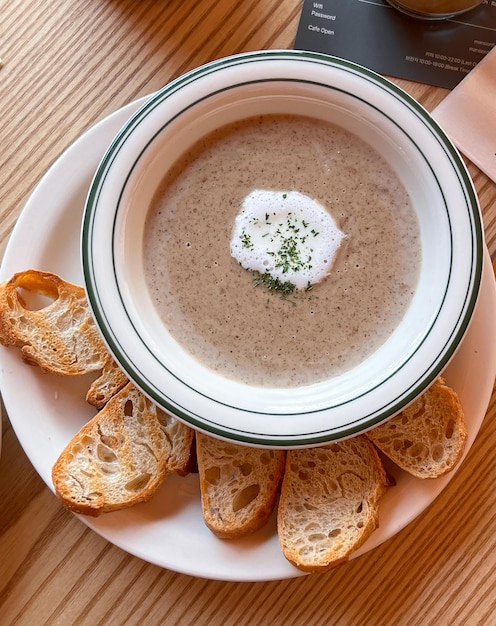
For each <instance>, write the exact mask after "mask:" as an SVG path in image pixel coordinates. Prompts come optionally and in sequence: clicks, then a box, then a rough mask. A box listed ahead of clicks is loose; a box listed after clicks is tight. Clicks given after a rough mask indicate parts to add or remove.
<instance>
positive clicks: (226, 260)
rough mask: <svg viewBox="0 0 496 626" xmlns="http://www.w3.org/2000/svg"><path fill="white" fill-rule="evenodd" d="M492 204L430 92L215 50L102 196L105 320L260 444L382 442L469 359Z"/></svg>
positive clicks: (99, 315) (173, 96) (360, 71)
mask: <svg viewBox="0 0 496 626" xmlns="http://www.w3.org/2000/svg"><path fill="white" fill-rule="evenodd" d="M482 250H483V239H482V227H481V217H480V211H479V206H478V202H477V197H476V195H475V192H474V188H473V185H472V182H471V179H470V177H469V175H468V173H467V171H466V168H465V166H464V164H463V161H462V160H461V158H460V156H459V154H458V152H457V151H456V149H455V148H454V146H453V145H452V143H451V142H450V141H449V139H448V138H447V137H446V135H445V134H444V132H443V131H442V130H441V129H440V128H439V126H438V125H437V124H436V123H435V122H434V121H433V119H432V118H431V117H430V115H429V114H428V113H427V112H426V111H425V110H424V109H423V108H422V107H421V106H420V104H419V103H418V102H416V101H415V100H414V99H412V98H411V97H410V96H408V95H407V94H406V93H405V92H403V91H402V90H401V89H400V88H399V87H397V86H396V85H394V84H393V83H391V82H390V81H388V80H386V79H385V78H383V77H381V76H379V75H377V74H375V73H373V72H371V71H369V70H367V69H365V68H363V67H361V66H358V65H356V64H353V63H351V62H348V61H345V60H342V59H338V58H334V57H330V56H327V55H321V54H314V53H306V52H301V51H277V50H269V51H261V52H252V53H246V54H241V55H236V56H233V57H228V58H224V59H220V60H216V61H213V62H211V63H209V64H207V65H204V66H202V67H199V68H197V69H195V70H193V71H191V72H189V73H187V74H185V75H184V76H181V77H179V78H178V79H176V80H174V81H172V82H171V83H169V84H168V85H166V86H165V87H164V88H162V89H161V90H160V91H158V92H157V93H155V94H154V95H152V96H151V97H150V98H149V99H148V100H147V102H146V103H145V104H144V105H143V106H142V107H141V108H140V109H139V110H138V111H137V112H136V113H135V114H134V115H133V116H132V117H131V118H130V119H129V120H128V121H127V123H126V124H125V125H124V126H123V128H122V129H121V130H120V132H119V133H118V135H117V136H116V137H115V139H114V141H113V142H112V144H111V145H110V146H109V148H108V150H107V152H106V154H105V156H104V157H103V159H102V161H101V163H100V165H99V167H98V170H97V172H96V174H95V177H94V180H93V182H92V184H91V188H90V190H89V194H88V198H87V202H86V207H85V213H84V220H83V229H82V264H83V273H84V278H85V284H86V289H87V294H88V300H89V303H90V306H91V309H92V311H93V314H94V318H95V321H96V323H97V325H98V327H99V329H100V331H101V333H102V336H103V338H104V340H105V342H106V343H107V345H108V348H109V350H110V351H111V353H112V354H113V356H114V358H115V359H116V361H117V362H118V363H119V364H120V366H121V367H122V368H123V370H124V371H125V373H126V374H127V375H128V377H129V379H130V380H132V381H133V382H134V383H135V384H136V385H137V386H138V387H139V388H140V389H141V390H142V391H143V392H144V393H145V394H146V395H147V396H148V397H150V398H151V399H152V400H153V401H154V402H155V403H156V404H157V405H159V406H160V407H162V408H163V409H164V410H166V411H169V412H171V413H173V414H175V415H176V416H177V417H178V418H179V419H181V420H183V421H185V422H186V423H188V424H190V425H191V426H192V427H193V428H196V429H199V430H202V431H204V432H207V433H209V434H211V435H213V436H218V437H222V438H226V439H231V440H234V441H237V442H239V443H245V444H247V445H255V446H270V447H284V448H291V447H300V446H312V445H319V444H322V443H325V442H329V441H332V440H337V439H341V438H344V437H350V436H353V435H356V434H358V433H361V432H364V431H366V430H368V429H370V428H372V427H374V426H375V425H377V424H379V423H381V422H383V421H384V420H387V419H388V418H390V417H392V416H393V415H395V414H396V413H398V412H399V411H400V410H401V409H402V408H404V407H405V406H406V405H407V404H409V403H410V402H411V401H413V400H414V399H415V398H416V397H417V396H418V395H419V394H421V393H422V392H423V391H424V390H425V389H426V388H427V387H428V386H429V385H430V384H431V383H432V382H433V381H434V380H435V378H436V377H437V376H438V375H439V374H440V373H441V372H442V370H443V369H444V368H445V366H446V365H447V363H448V362H449V360H450V359H451V358H452V357H453V355H454V353H455V352H456V349H457V347H458V345H459V343H460V341H461V340H462V338H463V336H464V334H465V332H466V330H467V328H468V326H469V324H470V320H471V317H472V313H473V310H474V307H475V303H476V300H477V296H478V291H479V286H480V280H481V269H482Z"/></svg>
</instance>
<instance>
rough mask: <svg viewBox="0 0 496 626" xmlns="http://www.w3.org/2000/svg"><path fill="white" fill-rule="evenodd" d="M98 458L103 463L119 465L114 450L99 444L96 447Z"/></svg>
mask: <svg viewBox="0 0 496 626" xmlns="http://www.w3.org/2000/svg"><path fill="white" fill-rule="evenodd" d="M96 456H97V458H98V460H99V461H101V462H102V463H107V464H110V463H117V456H116V455H115V452H114V451H113V450H112V448H109V447H108V446H105V445H103V444H102V443H99V444H98V445H97V447H96Z"/></svg>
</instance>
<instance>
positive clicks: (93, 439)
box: [52, 383, 171, 516]
mask: <svg viewBox="0 0 496 626" xmlns="http://www.w3.org/2000/svg"><path fill="white" fill-rule="evenodd" d="M170 449H171V446H170V442H169V441H168V439H167V438H166V437H165V436H164V432H163V430H162V425H161V424H160V421H159V419H158V417H157V410H156V407H155V405H154V404H152V403H151V402H150V401H149V400H148V399H147V398H146V397H145V396H144V395H143V394H142V393H140V392H139V391H138V390H137V389H136V388H135V387H134V386H133V385H132V384H131V383H128V385H126V387H124V389H122V390H121V391H120V392H119V393H118V394H117V395H115V396H114V397H113V398H112V399H111V400H110V401H109V402H108V403H107V405H106V406H105V408H103V409H102V410H101V411H100V412H99V413H98V414H97V415H95V417H94V418H93V419H92V420H91V421H90V422H88V423H87V424H86V425H85V426H83V428H82V429H81V430H80V431H79V432H78V433H77V434H76V435H75V436H74V437H73V439H72V440H71V441H70V443H69V444H68V445H67V447H66V448H65V449H64V450H63V452H62V454H61V455H60V456H59V458H58V460H57V462H56V463H55V465H54V466H53V469H52V480H53V484H54V487H55V492H56V494H57V496H58V497H59V499H60V501H61V502H62V504H63V505H64V506H65V507H66V508H67V509H69V510H71V511H74V512H76V513H82V514H84V515H92V516H97V515H100V514H101V513H106V512H109V511H115V510H117V509H123V508H126V507H129V506H132V505H134V504H136V503H138V502H145V501H147V500H149V499H150V498H151V497H152V496H153V495H154V494H155V493H156V491H157V490H158V489H159V487H160V486H161V485H162V483H163V481H164V480H165V478H166V475H167V459H168V457H169V455H170Z"/></svg>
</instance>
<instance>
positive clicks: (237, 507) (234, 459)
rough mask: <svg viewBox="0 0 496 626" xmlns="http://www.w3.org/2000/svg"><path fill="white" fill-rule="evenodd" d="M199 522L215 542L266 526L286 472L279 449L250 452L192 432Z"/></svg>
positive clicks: (236, 445)
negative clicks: (199, 505) (200, 515)
mask: <svg viewBox="0 0 496 626" xmlns="http://www.w3.org/2000/svg"><path fill="white" fill-rule="evenodd" d="M196 450H197V458H198V471H199V474H200V492H201V500H202V511H203V519H204V521H205V524H206V525H207V526H208V528H209V529H210V530H211V531H212V532H213V533H214V534H215V535H217V537H220V538H222V539H233V538H236V537H243V536H245V535H249V534H251V533H253V532H255V531H256V530H258V529H259V528H261V527H262V526H263V525H264V524H266V523H267V520H268V519H269V517H270V515H271V513H272V511H273V509H274V506H275V502H276V499H277V495H278V493H279V486H280V484H281V480H282V476H283V473H284V465H285V453H284V452H283V451H282V450H267V449H261V448H249V447H247V446H242V445H239V444H235V443H232V442H229V443H228V442H225V441H221V440H219V439H215V438H213V437H210V436H209V435H205V434H203V433H196Z"/></svg>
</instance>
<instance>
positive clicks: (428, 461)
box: [366, 377, 467, 479]
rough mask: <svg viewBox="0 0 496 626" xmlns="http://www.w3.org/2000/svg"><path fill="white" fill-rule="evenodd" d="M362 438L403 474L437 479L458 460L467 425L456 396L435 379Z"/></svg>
mask: <svg viewBox="0 0 496 626" xmlns="http://www.w3.org/2000/svg"><path fill="white" fill-rule="evenodd" d="M366 435H367V437H368V438H369V439H370V440H371V441H372V442H373V443H374V444H375V445H376V446H377V447H378V448H379V449H380V450H381V452H383V454H385V455H386V456H388V457H389V458H390V459H391V460H392V461H393V462H394V463H395V464H396V465H398V466H399V467H401V468H402V469H403V470H405V471H406V472H409V473H410V474H413V476H416V477H417V478H422V479H425V478H438V477H439V476H443V475H444V474H447V473H448V472H450V471H451V470H452V469H453V468H454V467H455V466H456V464H457V463H458V462H459V460H460V458H461V457H462V455H463V451H464V449H465V445H466V441H467V424H466V421H465V415H464V412H463V408H462V405H461V403H460V400H459V398H458V395H457V394H456V392H455V391H454V390H453V389H452V388H451V387H449V386H448V385H446V383H445V381H444V379H443V378H441V377H439V378H438V379H437V380H436V381H435V382H434V384H433V385H431V387H430V388H429V389H428V390H427V391H425V392H424V393H423V394H422V395H421V396H420V397H419V398H417V399H416V400H415V401H414V402H413V403H412V404H410V406H408V407H407V408H406V409H404V410H403V411H402V412H401V413H399V414H398V415H396V416H394V417H393V418H391V419H390V420H388V421H387V422H385V423H384V424H381V425H380V426H377V427H376V428H374V429H372V430H370V431H369V432H368V433H366Z"/></svg>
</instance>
